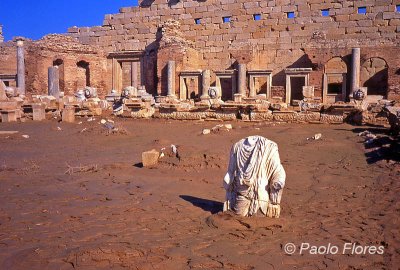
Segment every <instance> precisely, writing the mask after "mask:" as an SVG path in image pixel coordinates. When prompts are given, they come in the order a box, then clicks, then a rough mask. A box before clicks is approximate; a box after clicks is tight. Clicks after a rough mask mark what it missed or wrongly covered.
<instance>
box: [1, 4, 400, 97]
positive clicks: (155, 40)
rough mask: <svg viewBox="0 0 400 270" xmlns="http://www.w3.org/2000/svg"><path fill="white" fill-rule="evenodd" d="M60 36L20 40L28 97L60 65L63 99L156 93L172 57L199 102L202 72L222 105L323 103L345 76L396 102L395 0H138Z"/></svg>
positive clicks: (6, 59) (5, 62)
mask: <svg viewBox="0 0 400 270" xmlns="http://www.w3.org/2000/svg"><path fill="white" fill-rule="evenodd" d="M67 36H69V37H70V38H69V37H62V36H58V37H55V36H51V37H45V38H43V39H42V40H39V41H27V42H25V43H26V45H25V46H26V47H25V48H26V65H27V66H26V78H27V79H26V80H27V86H26V87H27V89H28V92H29V91H31V92H34V93H40V92H42V93H44V92H45V91H46V87H47V79H46V77H47V69H48V67H49V66H52V65H58V64H59V63H62V64H61V65H63V67H60V72H61V70H62V69H63V74H64V75H63V76H64V79H63V80H64V82H62V79H61V81H60V84H63V83H64V86H63V87H64V89H63V90H64V91H65V92H66V93H72V92H74V91H76V90H77V89H80V88H82V87H84V86H85V85H90V86H94V87H96V88H98V89H99V93H100V94H101V95H105V94H106V93H107V92H109V91H110V90H111V89H115V90H117V91H121V90H122V89H123V88H124V87H126V86H129V85H133V86H140V85H143V86H145V88H146V90H147V92H148V93H151V94H152V95H154V96H160V95H163V96H165V95H167V94H168V63H169V62H170V61H174V63H175V67H174V76H173V80H174V83H173V84H172V85H173V86H172V87H173V90H172V91H173V92H174V95H175V96H176V97H178V98H180V99H188V98H195V99H196V98H199V97H200V96H201V94H202V91H204V89H202V88H204V85H202V81H204V80H203V78H202V77H203V71H204V70H210V76H211V79H210V84H211V85H217V86H219V87H220V88H221V91H222V98H223V99H224V100H233V99H234V96H235V94H236V93H240V94H242V95H243V96H245V97H249V96H250V97H253V96H255V95H258V94H265V95H266V96H267V97H268V98H272V97H281V98H282V99H283V100H284V101H285V102H286V103H293V102H294V101H296V100H301V99H302V98H303V97H304V96H303V93H302V89H303V86H313V95H315V96H317V97H320V98H321V99H322V100H323V101H324V102H326V103H333V102H337V101H346V100H348V97H349V95H350V93H351V92H352V88H353V87H352V84H353V77H354V76H353V75H354V74H356V75H355V76H358V77H357V78H358V81H357V82H355V83H356V85H357V86H359V87H367V89H368V90H367V91H368V94H369V95H381V96H383V97H385V98H389V99H396V100H399V99H400V69H399V65H400V56H399V54H398V50H399V43H400V42H399V41H400V39H399V37H400V0H370V1H345V0H339V1H338V0H327V1H324V2H323V3H321V1H319V0H307V1H296V0H274V1H256V0H251V1H247V0H246V1H244V0H218V1H217V0H207V1H195V0H184V1H175V0H169V1H165V0H142V1H139V6H138V7H128V8H121V9H120V12H119V13H118V14H112V15H106V16H105V19H104V22H103V25H102V26H95V27H81V28H77V27H72V28H70V29H68V34H67ZM73 38H75V39H76V40H77V41H78V42H77V41H75V40H74V39H73ZM57 39H58V41H57V42H52V40H53V41H55V40H57ZM353 48H360V50H359V52H360V55H359V60H358V61H359V63H358V64H357V63H354V61H355V60H354V59H357V58H354V53H353V50H352V49H353ZM15 58H16V57H15V43H13V42H6V43H2V44H1V45H0V76H3V77H4V76H5V75H7V76H11V75H12V74H15V61H16V60H15ZM355 68H357V69H359V71H357V72H356V70H355ZM88 74H90V75H89V76H90V80H88ZM206 74H208V73H206ZM10 83H11V82H10Z"/></svg>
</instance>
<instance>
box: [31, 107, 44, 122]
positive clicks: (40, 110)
mask: <svg viewBox="0 0 400 270" xmlns="http://www.w3.org/2000/svg"><path fill="white" fill-rule="evenodd" d="M45 107H46V105H45V104H43V103H35V104H32V111H33V121H42V120H45V119H46V111H45Z"/></svg>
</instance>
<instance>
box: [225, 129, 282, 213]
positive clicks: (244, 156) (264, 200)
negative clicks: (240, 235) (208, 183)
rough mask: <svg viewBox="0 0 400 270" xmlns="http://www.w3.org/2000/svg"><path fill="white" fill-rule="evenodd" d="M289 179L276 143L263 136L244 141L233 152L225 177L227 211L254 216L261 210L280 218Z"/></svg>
mask: <svg viewBox="0 0 400 270" xmlns="http://www.w3.org/2000/svg"><path fill="white" fill-rule="evenodd" d="M285 178H286V173H285V170H284V169H283V167H282V164H281V161H280V158H279V153H278V145H277V144H276V143H275V142H273V141H270V140H268V139H266V138H264V137H261V136H250V137H247V138H245V139H242V140H240V141H239V142H237V143H235V144H234V145H233V147H232V149H231V154H230V159H229V166H228V172H227V173H226V175H225V177H224V188H225V190H226V202H225V203H224V211H228V210H232V211H234V212H235V213H236V214H238V215H241V216H252V215H255V214H256V213H257V212H258V210H260V211H261V212H262V213H263V214H264V215H267V216H268V217H276V218H278V217H279V215H280V201H281V197H282V191H283V187H284V186H285Z"/></svg>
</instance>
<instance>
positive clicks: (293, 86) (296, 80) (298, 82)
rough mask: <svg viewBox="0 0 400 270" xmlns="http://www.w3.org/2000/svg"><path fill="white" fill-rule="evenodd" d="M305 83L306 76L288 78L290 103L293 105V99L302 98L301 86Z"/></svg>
mask: <svg viewBox="0 0 400 270" xmlns="http://www.w3.org/2000/svg"><path fill="white" fill-rule="evenodd" d="M305 85H306V78H305V77H303V76H301V77H294V76H292V77H291V78H290V91H291V92H290V104H291V105H294V104H293V103H296V102H293V101H300V100H303V99H304V96H303V86H305Z"/></svg>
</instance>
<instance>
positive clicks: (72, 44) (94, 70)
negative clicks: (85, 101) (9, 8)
mask: <svg viewBox="0 0 400 270" xmlns="http://www.w3.org/2000/svg"><path fill="white" fill-rule="evenodd" d="M24 49H25V72H26V74H25V77H26V89H27V90H28V93H31V94H47V89H48V68H49V67H50V66H53V65H54V64H55V63H54V62H55V61H61V62H62V64H63V65H62V69H60V70H61V74H60V84H61V85H62V86H61V87H62V88H63V89H61V91H64V92H65V94H74V93H75V92H76V90H79V89H82V88H83V87H84V84H85V78H81V77H82V76H79V75H78V74H80V73H79V71H80V68H79V67H78V66H77V63H78V62H80V61H85V62H87V63H89V70H90V86H92V87H96V88H97V89H98V93H99V94H100V95H102V96H104V95H105V94H107V93H108V92H109V90H110V89H111V74H109V72H108V70H111V66H108V63H107V58H106V56H105V55H104V54H103V53H102V50H98V49H97V48H95V47H92V46H87V45H82V44H80V43H79V42H77V41H76V40H74V39H73V38H71V37H67V36H62V35H49V36H45V37H44V38H43V39H41V40H38V41H30V40H28V41H25V42H24ZM16 51H17V48H16V43H15V42H12V41H10V42H4V43H2V44H1V45H0V74H16V73H17V70H16V68H17V57H16ZM83 76H84V75H83Z"/></svg>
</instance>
